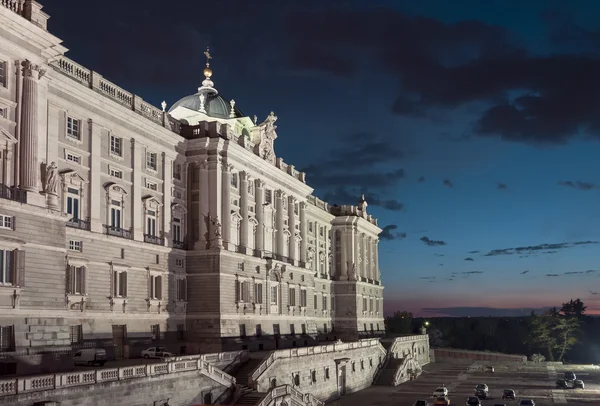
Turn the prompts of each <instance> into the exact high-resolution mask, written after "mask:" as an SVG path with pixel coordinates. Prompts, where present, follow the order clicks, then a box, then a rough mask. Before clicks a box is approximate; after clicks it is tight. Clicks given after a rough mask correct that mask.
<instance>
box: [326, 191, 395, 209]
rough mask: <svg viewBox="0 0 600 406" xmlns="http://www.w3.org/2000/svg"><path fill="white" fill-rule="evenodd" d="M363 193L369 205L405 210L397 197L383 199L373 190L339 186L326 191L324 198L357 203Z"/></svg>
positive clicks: (332, 200)
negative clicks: (366, 190)
mask: <svg viewBox="0 0 600 406" xmlns="http://www.w3.org/2000/svg"><path fill="white" fill-rule="evenodd" d="M363 194H364V195H365V200H366V201H367V203H368V204H369V206H378V207H381V208H384V209H387V210H390V211H402V210H404V203H400V202H399V201H398V200H396V199H383V198H381V197H380V196H379V195H378V194H376V193H373V192H366V193H362V192H360V191H358V190H354V191H351V190H350V188H346V187H337V188H335V189H334V190H333V191H331V192H327V193H325V195H324V196H323V199H324V200H325V201H327V202H329V204H356V203H357V202H358V201H359V200H360V198H361V196H362V195H363Z"/></svg>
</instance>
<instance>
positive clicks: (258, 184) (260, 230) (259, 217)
mask: <svg viewBox="0 0 600 406" xmlns="http://www.w3.org/2000/svg"><path fill="white" fill-rule="evenodd" d="M254 187H255V188H256V190H255V191H254V199H255V200H256V209H255V210H256V221H257V222H258V227H257V228H256V247H255V248H256V249H257V250H258V251H259V252H262V251H263V250H264V249H265V206H264V205H265V182H264V181H262V180H260V179H256V180H255V181H254Z"/></svg>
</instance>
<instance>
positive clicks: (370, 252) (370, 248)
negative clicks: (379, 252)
mask: <svg viewBox="0 0 600 406" xmlns="http://www.w3.org/2000/svg"><path fill="white" fill-rule="evenodd" d="M365 244H366V255H367V256H366V257H365V260H366V262H367V263H366V269H367V274H368V275H371V276H369V278H371V279H375V277H374V275H375V273H374V271H373V239H372V238H371V237H367V239H366V242H365Z"/></svg>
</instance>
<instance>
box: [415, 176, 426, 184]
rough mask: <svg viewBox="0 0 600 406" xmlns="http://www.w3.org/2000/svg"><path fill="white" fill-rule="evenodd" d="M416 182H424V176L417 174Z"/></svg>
mask: <svg viewBox="0 0 600 406" xmlns="http://www.w3.org/2000/svg"><path fill="white" fill-rule="evenodd" d="M417 182H419V183H423V182H425V176H419V179H417Z"/></svg>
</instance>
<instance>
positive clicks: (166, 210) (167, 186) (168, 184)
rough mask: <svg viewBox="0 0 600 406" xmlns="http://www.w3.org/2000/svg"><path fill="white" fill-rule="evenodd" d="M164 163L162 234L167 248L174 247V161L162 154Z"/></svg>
mask: <svg viewBox="0 0 600 406" xmlns="http://www.w3.org/2000/svg"><path fill="white" fill-rule="evenodd" d="M162 162H163V225H162V232H163V234H162V235H163V236H164V244H165V245H166V246H167V247H172V246H173V236H172V235H171V231H172V230H171V215H172V213H171V188H172V187H173V161H172V160H171V158H169V157H168V156H167V154H165V153H164V152H163V153H162Z"/></svg>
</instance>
